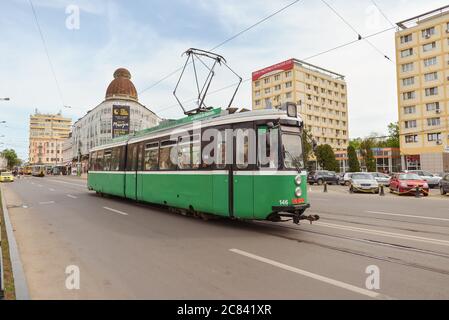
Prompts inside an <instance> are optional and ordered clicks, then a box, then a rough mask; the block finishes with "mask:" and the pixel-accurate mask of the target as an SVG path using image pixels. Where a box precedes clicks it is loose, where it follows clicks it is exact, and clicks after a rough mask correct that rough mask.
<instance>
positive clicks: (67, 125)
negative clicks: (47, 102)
mask: <svg viewBox="0 0 449 320" xmlns="http://www.w3.org/2000/svg"><path fill="white" fill-rule="evenodd" d="M71 126H72V120H71V119H69V118H64V117H63V116H62V115H61V114H60V113H58V114H40V113H39V112H38V111H37V110H36V113H35V114H34V115H32V116H30V147H29V159H30V163H31V164H46V165H58V164H61V163H62V162H63V159H62V144H63V142H64V140H65V139H67V138H68V137H69V134H70V130H71Z"/></svg>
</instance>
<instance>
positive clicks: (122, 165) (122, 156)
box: [119, 146, 126, 171]
mask: <svg viewBox="0 0 449 320" xmlns="http://www.w3.org/2000/svg"><path fill="white" fill-rule="evenodd" d="M120 150H121V151H120V168H119V170H120V171H125V163H126V147H125V146H122V147H120Z"/></svg>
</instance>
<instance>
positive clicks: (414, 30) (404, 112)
mask: <svg viewBox="0 0 449 320" xmlns="http://www.w3.org/2000/svg"><path fill="white" fill-rule="evenodd" d="M397 25H398V27H399V30H398V32H397V33H396V61H397V82H398V84H397V86H398V106H399V124H400V133H401V154H402V167H403V168H405V169H409V170H412V169H423V170H428V171H433V172H442V171H449V136H448V135H449V119H448V116H449V6H445V7H443V8H440V9H437V10H434V11H431V12H427V13H425V14H422V15H419V16H417V17H413V18H411V19H408V20H405V21H402V22H399V23H398V24H397Z"/></svg>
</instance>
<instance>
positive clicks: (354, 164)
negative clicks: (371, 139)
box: [348, 146, 360, 172]
mask: <svg viewBox="0 0 449 320" xmlns="http://www.w3.org/2000/svg"><path fill="white" fill-rule="evenodd" d="M348 164H349V172H360V162H359V159H358V157H357V152H356V150H355V148H354V147H353V146H349V147H348Z"/></svg>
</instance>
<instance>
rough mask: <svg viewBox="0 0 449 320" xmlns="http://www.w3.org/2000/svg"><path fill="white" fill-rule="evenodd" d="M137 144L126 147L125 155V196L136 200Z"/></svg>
mask: <svg viewBox="0 0 449 320" xmlns="http://www.w3.org/2000/svg"><path fill="white" fill-rule="evenodd" d="M137 153H138V144H132V145H128V152H127V153H126V172H125V173H126V176H125V196H126V198H128V199H133V200H137V159H138V154H137Z"/></svg>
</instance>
